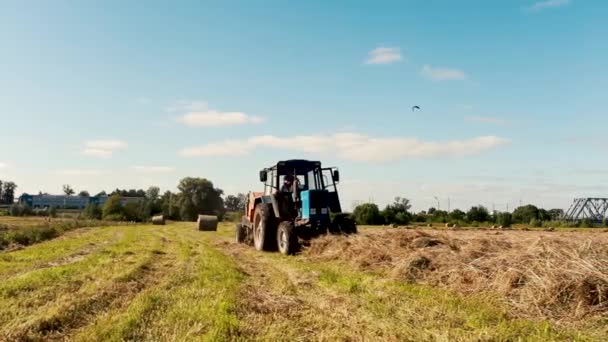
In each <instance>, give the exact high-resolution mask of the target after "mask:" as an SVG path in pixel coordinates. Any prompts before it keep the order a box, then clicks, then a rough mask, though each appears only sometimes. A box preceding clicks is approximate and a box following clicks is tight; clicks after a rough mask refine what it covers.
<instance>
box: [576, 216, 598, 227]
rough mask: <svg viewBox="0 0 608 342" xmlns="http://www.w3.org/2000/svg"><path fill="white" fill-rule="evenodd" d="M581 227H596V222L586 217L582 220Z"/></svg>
mask: <svg viewBox="0 0 608 342" xmlns="http://www.w3.org/2000/svg"><path fill="white" fill-rule="evenodd" d="M580 227H583V228H593V227H595V224H594V223H593V220H591V219H589V218H586V219H584V220H582V221H581V223H580Z"/></svg>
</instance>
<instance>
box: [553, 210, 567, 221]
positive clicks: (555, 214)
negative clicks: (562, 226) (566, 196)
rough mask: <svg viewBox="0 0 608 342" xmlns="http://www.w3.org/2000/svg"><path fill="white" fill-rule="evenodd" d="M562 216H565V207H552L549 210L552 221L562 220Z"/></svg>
mask: <svg viewBox="0 0 608 342" xmlns="http://www.w3.org/2000/svg"><path fill="white" fill-rule="evenodd" d="M562 216H564V210H563V209H551V210H549V217H550V218H551V221H557V220H560V219H561V218H562Z"/></svg>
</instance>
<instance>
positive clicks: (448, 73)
mask: <svg viewBox="0 0 608 342" xmlns="http://www.w3.org/2000/svg"><path fill="white" fill-rule="evenodd" d="M421 73H422V75H423V76H424V77H426V78H428V79H431V80H433V81H453V80H464V79H466V78H467V75H466V73H465V72H464V71H462V70H458V69H451V68H443V67H433V66H431V65H428V64H426V65H424V66H423V67H422V71H421Z"/></svg>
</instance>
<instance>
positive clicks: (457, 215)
mask: <svg viewBox="0 0 608 342" xmlns="http://www.w3.org/2000/svg"><path fill="white" fill-rule="evenodd" d="M465 215H466V214H465V213H464V211H462V210H460V209H454V210H452V211H451V212H450V213H449V214H448V219H449V220H450V221H454V222H458V221H464V219H465Z"/></svg>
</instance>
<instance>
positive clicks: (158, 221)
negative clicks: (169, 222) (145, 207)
mask: <svg viewBox="0 0 608 342" xmlns="http://www.w3.org/2000/svg"><path fill="white" fill-rule="evenodd" d="M152 224H153V225H155V226H164V225H165V217H164V216H163V215H159V216H154V217H152Z"/></svg>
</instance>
